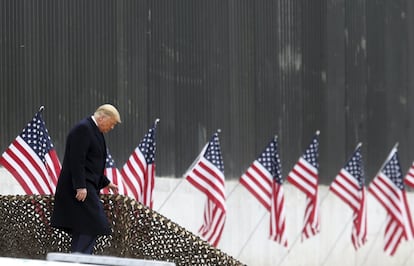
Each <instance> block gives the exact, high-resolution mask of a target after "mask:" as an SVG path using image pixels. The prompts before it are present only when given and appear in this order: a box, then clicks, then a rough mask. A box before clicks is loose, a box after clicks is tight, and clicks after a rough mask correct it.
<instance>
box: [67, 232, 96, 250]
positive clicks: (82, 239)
mask: <svg viewBox="0 0 414 266" xmlns="http://www.w3.org/2000/svg"><path fill="white" fill-rule="evenodd" d="M95 242H96V236H93V235H85V234H76V233H73V234H72V248H71V251H72V253H75V252H77V253H84V254H92V252H93V247H94V246H95Z"/></svg>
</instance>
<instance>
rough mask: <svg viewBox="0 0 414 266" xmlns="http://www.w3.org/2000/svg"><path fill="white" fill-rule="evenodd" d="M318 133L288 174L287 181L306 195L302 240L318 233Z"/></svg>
mask: <svg viewBox="0 0 414 266" xmlns="http://www.w3.org/2000/svg"><path fill="white" fill-rule="evenodd" d="M318 137H319V131H317V132H316V135H315V136H314V138H313V139H312V141H311V143H310V144H309V146H308V148H307V149H306V151H305V153H304V154H303V155H302V156H301V157H300V158H299V160H298V162H297V163H296V164H295V165H294V167H293V169H292V170H291V172H290V173H289V175H288V177H287V180H288V181H289V182H290V183H291V184H293V185H294V186H295V187H297V188H298V189H299V190H301V191H302V192H303V193H305V194H306V210H305V218H304V220H305V222H304V226H303V229H302V240H303V239H306V238H309V237H311V236H312V235H315V234H317V233H318V232H319V211H318V168H319V164H318V156H319V154H318V146H319V141H318Z"/></svg>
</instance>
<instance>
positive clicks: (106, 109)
mask: <svg viewBox="0 0 414 266" xmlns="http://www.w3.org/2000/svg"><path fill="white" fill-rule="evenodd" d="M94 116H95V117H101V116H109V117H113V118H115V120H116V122H117V123H121V116H120V115H119V112H118V110H117V109H116V108H115V106H113V105H112V104H109V103H107V104H103V105H101V106H99V107H98V108H97V109H96V111H95V113H94Z"/></svg>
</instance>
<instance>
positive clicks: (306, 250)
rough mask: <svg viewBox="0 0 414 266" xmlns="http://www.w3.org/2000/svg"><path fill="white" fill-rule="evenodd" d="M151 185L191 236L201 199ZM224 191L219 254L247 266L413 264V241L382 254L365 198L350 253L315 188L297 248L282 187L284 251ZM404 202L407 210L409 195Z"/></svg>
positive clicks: (6, 181) (241, 200)
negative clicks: (314, 214) (360, 230)
mask: <svg viewBox="0 0 414 266" xmlns="http://www.w3.org/2000/svg"><path fill="white" fill-rule="evenodd" d="M155 182H156V183H155V193H154V210H156V211H158V212H159V213H161V214H163V215H165V216H166V217H168V218H169V219H171V220H173V221H174V222H176V223H178V224H179V225H181V226H183V227H185V228H186V229H188V230H189V231H191V232H193V233H195V234H197V231H198V228H199V227H200V226H201V224H202V219H203V207H204V201H205V197H204V195H203V194H201V193H200V192H199V191H198V190H196V189H195V188H194V187H193V186H191V185H190V184H189V183H188V182H187V181H185V180H184V179H176V178H157V179H156V181H155ZM226 191H227V211H228V214H227V221H226V225H225V228H224V232H223V236H222V240H221V242H220V244H219V248H220V249H221V250H223V251H224V252H226V253H228V254H229V255H231V256H233V257H235V258H237V259H239V260H240V261H242V262H243V263H246V264H247V265H251V266H268V265H287V266H290V265H295V266H297V265H341V266H347V265H350V266H351V265H355V266H356V265H384V266H385V265H387V266H392V265H399V266H400V265H413V264H414V255H411V254H412V253H413V252H414V241H410V242H403V243H401V245H400V247H399V248H398V250H397V253H396V254H395V255H394V256H393V257H390V256H387V255H385V254H384V253H383V245H384V241H383V235H384V226H385V217H386V213H385V210H384V209H383V208H382V207H381V206H380V205H379V204H378V203H377V202H376V200H375V199H374V198H373V197H372V196H371V195H370V194H369V195H368V243H367V244H365V246H363V247H362V248H361V249H360V250H358V251H355V250H354V248H353V246H352V243H351V228H352V212H351V210H350V208H349V207H348V206H346V205H345V204H344V203H343V202H342V201H341V200H339V199H338V198H337V197H336V196H334V195H333V194H332V193H329V192H328V188H327V187H326V186H320V187H319V195H320V201H321V202H320V211H321V232H320V233H319V234H318V235H316V236H314V237H312V238H310V239H308V240H305V241H304V242H302V241H301V238H300V232H301V228H302V225H303V214H304V208H305V197H304V195H303V194H302V193H301V192H299V191H298V190H297V189H296V188H294V187H292V186H291V185H290V184H286V185H285V201H286V215H287V217H286V222H287V234H288V241H289V246H288V248H284V247H283V246H281V245H279V244H277V243H275V242H272V241H270V240H268V231H269V214H268V213H267V212H266V210H265V209H264V208H263V207H262V206H261V205H260V204H259V203H258V202H257V200H256V199H255V198H254V197H253V196H252V195H251V194H250V193H249V192H248V191H247V190H246V189H245V188H244V187H243V186H241V185H240V184H239V183H238V181H229V182H227V183H226ZM22 193H23V190H22V189H21V188H20V187H19V185H18V184H17V182H16V181H15V180H14V178H13V177H12V176H10V174H9V173H8V172H6V171H5V170H4V169H3V168H0V194H2V195H8V194H22ZM408 197H409V199H408V200H409V203H411V205H412V204H413V202H414V194H413V193H409V194H408ZM412 209H413V208H412Z"/></svg>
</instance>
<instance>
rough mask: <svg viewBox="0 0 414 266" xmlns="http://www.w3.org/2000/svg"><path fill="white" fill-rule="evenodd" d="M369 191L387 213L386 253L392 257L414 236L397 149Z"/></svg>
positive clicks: (394, 149) (393, 150) (395, 148)
mask: <svg viewBox="0 0 414 266" xmlns="http://www.w3.org/2000/svg"><path fill="white" fill-rule="evenodd" d="M368 190H369V192H371V193H372V195H373V196H374V197H375V198H376V199H377V200H378V201H379V202H380V203H381V205H382V206H383V207H384V208H385V209H386V211H387V219H386V223H387V224H386V227H385V233H384V239H385V244H384V252H385V253H386V254H388V255H391V256H392V255H394V254H395V252H396V251H397V248H398V246H399V244H400V243H401V241H402V239H405V240H411V239H413V235H414V232H413V223H412V220H411V213H410V209H409V205H408V202H407V196H406V193H405V188H404V183H403V175H402V171H401V166H400V162H399V158H398V151H397V147H394V148H393V149H392V150H391V152H390V155H389V156H388V158H387V160H386V161H385V163H384V166H383V167H382V168H381V170H380V171H379V172H378V174H377V176H376V177H375V178H374V179H373V180H372V182H371V184H370V185H369V188H368Z"/></svg>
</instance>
